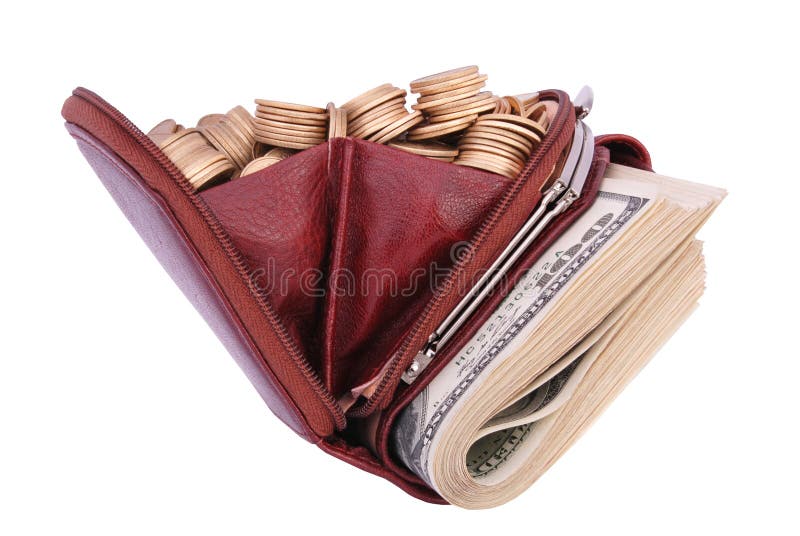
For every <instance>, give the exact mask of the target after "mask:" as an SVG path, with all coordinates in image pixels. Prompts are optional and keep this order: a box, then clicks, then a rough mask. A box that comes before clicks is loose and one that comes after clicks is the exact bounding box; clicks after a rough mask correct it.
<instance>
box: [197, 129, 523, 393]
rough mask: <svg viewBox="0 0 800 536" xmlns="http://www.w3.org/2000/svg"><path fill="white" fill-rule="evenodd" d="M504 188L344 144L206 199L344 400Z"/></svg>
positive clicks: (483, 175) (380, 361)
mask: <svg viewBox="0 0 800 536" xmlns="http://www.w3.org/2000/svg"><path fill="white" fill-rule="evenodd" d="M509 182H510V181H509V179H506V178H504V177H501V176H499V175H494V174H492V173H488V172H485V171H481V170H478V169H473V168H469V167H464V166H454V165H451V164H447V163H444V162H437V161H434V160H431V159H429V158H424V157H421V156H417V155H413V154H409V153H406V152H403V151H400V150H398V149H393V148H391V147H387V146H384V145H378V144H375V143H371V142H367V141H364V140H358V139H352V138H339V139H335V140H332V141H330V142H328V143H325V144H323V145H319V146H317V147H314V148H313V149H310V150H307V151H303V152H301V153H299V154H296V155H294V156H292V157H290V158H288V159H286V160H283V161H281V162H279V163H278V164H275V165H273V166H271V167H269V168H266V169H264V170H261V171H260V172H258V173H255V174H253V175H250V176H247V177H242V178H240V179H237V180H235V181H232V182H229V183H227V184H222V185H220V186H217V187H215V188H212V189H210V190H208V191H206V192H204V193H203V194H202V195H203V198H204V199H205V201H206V203H207V204H208V206H209V207H210V208H211V209H212V211H213V212H214V213H215V214H216V216H217V218H218V219H219V221H220V222H221V223H222V225H223V226H224V227H225V228H226V230H227V231H228V233H229V234H230V235H231V238H232V239H233V242H234V243H235V244H236V245H237V246H238V248H239V249H240V250H241V252H242V253H243V255H244V257H245V258H246V259H247V261H248V264H249V266H250V270H251V272H252V273H253V274H254V276H253V278H254V280H255V281H256V283H257V284H258V285H259V286H260V287H262V288H264V289H265V291H266V292H267V294H268V296H269V299H270V301H271V303H272V304H273V305H274V306H275V308H276V310H277V311H278V314H279V316H280V317H281V319H282V320H283V322H284V324H285V325H286V326H287V328H288V329H289V331H290V332H291V333H292V334H293V335H294V336H295V338H296V339H297V340H298V341H300V344H301V346H302V347H303V348H304V351H305V353H306V356H307V357H308V359H309V361H310V362H311V363H312V364H314V366H315V368H316V369H317V370H318V371H319V372H320V374H321V375H322V377H323V378H324V379H325V383H326V386H327V387H328V388H329V390H330V391H331V392H332V393H333V394H334V395H335V396H336V397H339V396H340V395H342V394H343V393H345V392H346V391H347V389H348V388H350V387H353V386H356V385H359V384H361V383H363V382H365V381H367V380H369V379H370V378H372V377H373V376H375V375H376V374H377V373H378V372H379V371H380V369H381V368H382V367H383V365H384V363H385V362H386V360H387V359H388V358H389V357H390V356H391V354H392V352H393V350H394V347H395V346H396V344H397V342H398V341H399V340H401V339H402V337H403V335H404V334H405V333H406V331H408V329H409V327H410V326H411V324H412V323H413V322H414V320H416V318H417V317H418V316H419V315H420V313H421V311H422V309H423V308H424V307H425V305H426V304H427V302H428V301H429V300H430V298H431V296H432V294H433V288H432V286H433V284H434V283H435V282H434V283H431V278H432V276H433V275H432V274H435V273H447V271H448V270H449V269H450V268H451V266H452V264H453V258H452V257H451V254H452V251H453V249H454V247H455V248H456V251H458V247H459V246H462V247H463V245H464V243H465V242H466V241H467V240H469V238H470V237H472V235H473V234H474V233H475V231H476V230H477V227H478V225H479V224H480V223H481V221H482V220H483V219H484V218H485V216H486V213H487V212H488V211H489V209H491V207H492V206H493V205H494V204H495V203H497V201H498V200H499V198H500V196H501V195H502V193H503V191H504V189H505V188H506V187H507V186H508V183H509ZM306 276H308V277H306ZM326 287H327V291H325V289H326ZM323 294H324V296H323Z"/></svg>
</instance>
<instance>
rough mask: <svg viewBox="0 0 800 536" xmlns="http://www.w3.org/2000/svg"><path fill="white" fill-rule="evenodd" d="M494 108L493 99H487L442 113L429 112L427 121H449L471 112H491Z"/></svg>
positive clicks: (471, 113)
mask: <svg viewBox="0 0 800 536" xmlns="http://www.w3.org/2000/svg"><path fill="white" fill-rule="evenodd" d="M494 108H495V102H494V100H493V99H488V100H487V101H486V102H478V103H475V104H471V105H468V106H466V107H464V108H461V109H458V108H456V109H455V110H454V111H452V112H447V113H442V114H438V113H437V114H431V115H430V116H429V117H428V121H430V122H431V123H441V122H442V121H450V120H451V119H458V118H459V117H464V116H467V115H473V114H480V113H483V112H491V111H493V110H494Z"/></svg>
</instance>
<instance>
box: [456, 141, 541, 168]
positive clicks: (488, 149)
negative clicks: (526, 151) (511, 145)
mask: <svg viewBox="0 0 800 536" xmlns="http://www.w3.org/2000/svg"><path fill="white" fill-rule="evenodd" d="M458 150H459V151H462V150H472V151H480V152H484V153H491V154H493V155H497V156H499V157H502V158H505V159H507V160H511V161H513V162H516V163H517V164H519V165H521V166H522V165H524V164H525V161H526V159H525V158H523V157H522V156H521V155H520V154H519V153H515V152H513V151H510V150H508V149H506V148H503V147H498V146H496V145H490V144H488V143H470V142H466V143H459V144H458Z"/></svg>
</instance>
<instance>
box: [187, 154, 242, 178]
mask: <svg viewBox="0 0 800 536" xmlns="http://www.w3.org/2000/svg"><path fill="white" fill-rule="evenodd" d="M222 163H225V164H226V165H227V167H228V168H230V169H231V170H233V163H232V162H231V161H230V160H228V158H227V157H226V156H225V155H224V154H222V153H216V154H215V155H213V156H211V157H210V158H205V159H202V160H197V161H195V162H192V163H191V164H190V165H188V166H184V167H183V168H182V169H181V171H182V172H183V174H184V175H185V176H186V178H191V177H194V176H195V175H197V174H199V173H202V172H203V171H205V170H206V169H207V168H209V167H212V166H216V165H218V164H222Z"/></svg>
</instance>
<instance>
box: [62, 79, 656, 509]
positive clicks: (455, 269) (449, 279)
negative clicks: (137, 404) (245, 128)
mask: <svg viewBox="0 0 800 536" xmlns="http://www.w3.org/2000/svg"><path fill="white" fill-rule="evenodd" d="M541 96H542V99H543V100H545V101H547V102H548V103H549V104H548V106H549V107H550V108H551V109H552V110H553V113H552V114H551V115H552V117H551V126H550V129H549V131H548V133H547V135H546V136H545V138H544V139H543V141H542V143H541V144H540V145H539V146H538V147H537V148H536V149H535V150H534V152H533V154H532V155H531V157H530V159H529V161H528V162H527V164H526V166H525V167H524V169H523V171H522V172H521V173H520V174H519V176H517V177H515V178H513V179H509V178H505V177H502V176H500V175H495V174H492V173H489V172H485V171H482V170H478V169H473V168H469V167H463V166H457V165H454V164H450V163H447V162H438V161H433V160H430V159H427V158H424V157H421V156H417V155H413V154H409V153H405V152H402V151H399V150H397V149H394V148H391V147H387V146H384V145H379V144H375V143H372V142H368V141H364V140H360V139H353V138H337V139H332V140H330V141H328V142H326V143H324V144H322V145H318V146H316V147H314V148H312V149H307V150H305V151H302V152H300V153H297V154H295V155H293V156H291V157H289V158H287V159H285V160H283V161H281V162H279V163H278V164H275V165H273V166H271V167H268V168H266V169H263V170H261V171H259V172H256V173H254V174H252V175H248V176H246V177H242V178H240V179H237V180H234V181H231V182H228V183H224V184H221V185H219V186H215V187H213V188H210V189H208V190H206V191H203V192H201V193H196V192H195V191H194V189H193V188H192V187H191V186H190V185H189V183H188V181H187V180H186V178H185V177H184V176H183V175H182V174H181V173H180V171H179V170H178V169H177V168H176V167H175V166H174V165H173V163H172V162H171V161H170V160H169V159H168V158H167V157H166V156H165V155H164V154H163V153H162V152H161V151H160V150H159V149H158V147H156V145H154V144H153V142H152V141H151V140H150V139H149V138H148V137H147V136H146V135H145V134H143V133H142V131H141V130H139V129H138V128H137V127H136V126H135V125H134V124H133V123H131V121H129V120H128V119H127V118H126V117H125V116H124V115H122V114H121V113H120V112H119V111H117V110H116V109H115V108H113V107H112V106H111V105H109V104H108V103H107V102H105V101H104V100H103V99H101V98H100V97H98V96H97V95H96V94H94V93H92V92H90V91H88V90H86V89H82V88H79V89H76V90H75V91H74V92H73V94H72V96H70V97H69V98H68V99H67V100H66V102H65V103H64V107H63V110H62V115H63V117H64V119H65V120H66V121H67V124H66V126H67V130H68V131H69V133H70V134H71V135H72V136H73V138H75V140H76V141H77V142H78V146H79V148H80V150H81V151H82V152H83V154H84V156H85V157H86V159H87V160H88V161H89V163H90V164H91V166H92V167H93V168H94V170H95V172H96V173H97V175H98V176H99V177H100V180H101V181H102V182H103V184H104V185H105V186H106V188H107V189H108V191H109V192H110V193H111V195H112V197H113V198H114V200H115V201H116V202H117V204H118V205H119V207H120V208H121V209H122V211H123V212H124V213H125V215H126V216H127V217H128V219H129V220H130V222H131V223H132V224H133V226H134V227H135V228H136V230H137V231H138V232H139V234H140V236H141V237H142V238H143V239H144V241H145V242H146V243H147V244H148V246H149V247H150V249H151V250H152V251H153V253H154V254H155V256H156V257H157V258H158V260H159V261H160V262H161V264H162V265H163V266H164V268H165V269H166V270H167V272H168V273H169V274H170V275H171V276H172V278H173V279H174V280H175V282H176V283H177V284H178V286H179V287H180V288H181V289H182V290H183V292H184V294H185V295H186V297H187V298H188V299H189V300H190V301H191V302H192V303H193V304H194V306H195V307H196V308H197V310H198V311H199V312H200V313H201V314H202V315H203V317H204V318H205V319H206V321H207V322H208V324H209V325H210V326H211V328H212V329H213V330H214V332H215V333H216V334H217V336H218V337H219V338H220V340H221V341H222V342H223V343H224V344H225V346H226V347H227V348H228V351H229V352H230V353H231V355H232V356H233V357H234V359H235V360H236V362H237V363H238V364H239V366H240V367H241V368H242V370H243V371H244V372H245V374H246V375H247V377H248V378H249V379H250V381H251V382H252V383H253V385H254V386H255V387H256V389H257V390H258V392H259V393H260V394H261V396H262V397H263V398H264V400H265V401H266V402H267V405H268V406H269V407H270V409H271V410H272V411H273V412H274V413H275V414H276V415H277V416H278V417H279V418H280V419H281V420H282V421H284V422H285V423H286V424H287V425H288V426H290V427H291V428H292V429H293V430H294V431H295V432H297V434H298V435H300V436H301V437H303V438H305V439H306V440H307V441H310V442H313V443H315V444H317V445H319V447H320V448H322V449H323V450H324V451H326V452H328V453H329V454H331V455H333V456H335V457H337V458H340V459H342V460H344V461H346V462H348V463H350V464H352V465H355V466H356V467H359V468H361V469H364V470H365V471H369V472H371V473H373V474H376V475H378V476H381V477H383V478H385V479H387V480H389V481H391V482H393V483H394V484H396V485H397V486H399V487H400V488H402V489H403V490H405V491H406V492H408V493H409V494H411V495H413V496H415V497H417V498H420V499H423V500H426V501H429V502H434V503H444V501H443V499H442V498H441V497H440V496H439V495H437V494H436V493H435V492H434V491H433V490H431V489H430V487H429V486H428V485H427V484H426V483H425V482H424V481H422V480H421V479H419V478H418V477H417V476H416V475H414V474H413V473H411V472H410V471H409V470H408V469H406V468H405V467H404V466H403V465H402V463H400V462H398V461H397V460H395V459H394V458H393V456H392V454H391V452H390V449H389V446H388V436H389V432H390V430H391V427H392V424H393V422H394V419H395V418H396V417H397V415H398V413H399V412H400V410H402V409H403V407H404V406H405V405H406V404H408V403H409V402H410V401H411V400H412V399H413V397H414V396H416V394H417V393H418V392H419V391H420V390H422V389H423V388H424V387H425V385H426V384H427V382H428V381H429V380H430V379H431V378H432V377H433V376H435V374H436V373H437V372H438V371H439V370H440V369H441V367H443V366H444V365H445V364H446V363H447V362H448V361H449V360H450V359H452V357H453V355H454V354H455V353H456V351H457V350H458V348H459V347H460V346H462V345H463V344H464V343H465V342H466V341H468V340H469V338H470V337H471V336H472V335H473V334H474V333H475V331H476V330H477V329H478V327H479V326H480V325H481V324H482V323H483V321H484V320H485V319H486V318H487V317H488V315H490V314H491V313H492V311H493V310H494V309H495V308H496V307H497V305H498V304H499V302H500V301H501V300H502V298H503V294H502V293H501V292H497V293H495V294H494V295H492V296H491V297H490V298H489V299H488V300H486V301H485V302H483V303H482V304H481V306H480V307H479V309H478V310H477V311H476V313H475V314H473V315H472V316H471V317H470V319H469V321H468V322H467V323H466V324H465V325H463V326H462V327H461V328H460V329H459V331H458V333H457V334H456V335H455V337H454V338H453V339H452V341H451V343H450V344H449V346H448V349H446V350H445V351H443V352H441V353H440V354H439V355H438V356H437V359H436V361H435V363H432V364H431V365H430V366H429V367H427V368H426V369H425V370H424V371H423V372H422V373H421V374H420V376H419V377H418V378H417V379H416V381H415V382H414V383H412V384H411V385H406V384H405V383H403V382H401V381H400V379H401V375H402V374H403V372H404V371H405V370H406V369H407V368H408V366H409V365H410V363H411V362H412V359H413V358H414V356H415V354H416V353H417V351H418V350H419V348H420V347H422V346H423V344H424V343H425V340H426V338H427V336H428V334H429V333H431V331H432V330H433V329H434V328H435V327H436V326H437V325H439V323H441V321H442V320H443V319H444V318H445V317H446V316H447V315H448V313H449V311H451V310H452V309H453V308H454V307H455V306H456V305H457V303H458V301H459V299H460V297H461V296H463V294H464V292H465V290H467V289H465V288H463V285H460V284H459V283H458V282H459V281H473V280H474V279H475V276H476V275H477V274H479V273H480V271H481V270H485V269H486V268H487V267H488V266H489V265H491V263H492V261H493V260H494V259H495V258H496V257H497V256H498V255H499V253H500V252H501V251H502V250H503V248H504V246H505V245H506V244H508V243H509V241H510V240H511V238H512V236H513V235H514V234H515V232H516V231H517V230H518V229H519V228H520V227H521V226H522V225H523V223H524V221H525V219H526V217H527V216H528V215H529V214H530V213H531V211H532V210H533V208H534V207H535V206H536V205H537V203H538V202H539V200H540V198H541V188H542V186H543V184H544V182H545V181H546V180H547V178H548V177H549V176H550V175H551V174H552V172H553V170H554V169H558V168H559V165H560V164H561V163H562V162H563V160H564V158H565V155H566V153H567V152H568V149H569V145H570V142H571V140H572V137H573V131H574V129H575V124H576V109H575V107H574V106H573V104H572V103H571V102H570V100H569V97H568V96H567V95H566V94H565V93H564V92H562V91H557V90H549V91H544V92H541ZM609 162H617V163H622V164H625V165H628V166H633V167H638V168H641V169H646V170H650V169H651V165H650V157H649V155H648V153H647V151H646V150H645V148H644V147H643V146H642V145H641V144H640V143H639V142H638V141H636V140H635V139H633V138H630V137H628V136H623V135H611V136H600V137H598V138H597V139H596V140H595V149H594V160H593V163H592V167H591V170H590V172H589V177H588V179H587V182H586V185H585V187H584V190H583V195H582V196H581V197H580V198H579V199H578V201H576V202H575V203H573V204H572V205H571V206H570V207H569V208H568V209H567V210H566V211H565V212H564V213H562V214H561V215H559V216H558V217H557V219H556V220H555V221H554V222H553V223H552V224H551V225H550V226H549V227H548V228H547V229H546V231H545V233H544V234H542V235H541V236H539V238H538V239H537V241H536V243H535V244H534V245H533V246H532V247H531V248H529V249H528V250H527V251H526V252H525V254H524V255H523V257H522V258H521V259H520V260H519V261H517V263H516V264H515V265H514V267H513V269H512V271H511V272H510V273H508V274H507V277H508V278H509V279H510V280H511V281H512V282H516V281H517V280H518V278H519V277H520V276H521V274H522V273H523V272H524V271H525V269H526V268H527V267H529V266H531V265H532V264H533V263H534V262H535V261H536V259H537V257H538V256H540V255H541V253H542V252H543V251H544V250H545V249H546V248H547V247H548V246H549V245H550V244H551V243H552V241H553V240H554V239H555V238H556V237H557V236H558V235H559V234H560V233H561V232H562V231H563V230H564V229H565V228H566V227H567V226H569V225H570V224H571V222H573V221H574V220H575V219H576V218H577V217H578V216H579V215H580V214H581V213H582V212H583V211H584V210H585V209H586V208H587V207H588V206H589V205H590V204H591V202H592V201H593V199H594V196H595V195H596V193H597V188H598V185H599V182H600V179H601V178H602V176H603V173H604V171H605V168H606V165H607V164H608V163H609ZM454 245H459V247H461V248H462V251H461V253H460V254H458V255H454V254H453V251H454ZM464 252H466V254H464ZM432 267H436V269H437V270H438V271H440V272H441V273H442V274H445V275H444V276H443V277H441V278H440V280H437V282H436V285H419V286H417V287H416V288H415V291H414V292H409V293H403V292H395V293H392V294H391V295H386V294H385V293H380V292H371V291H369V289H367V291H366V292H361V291H359V292H348V293H341V292H333V291H332V290H333V289H334V288H335V285H340V284H341V283H342V282H341V281H340V280H338V278H339V277H340V275H341V274H352V275H354V276H355V277H357V278H358V277H362V276H365V275H368V274H367V272H368V271H370V270H378V271H380V270H384V269H385V270H392V273H393V274H395V277H396V282H395V284H396V285H398V287H400V288H405V286H404V285H409V288H410V287H411V283H413V279H414V278H415V277H419V276H420V274H424V275H425V276H429V275H430V272H431V271H432V269H433V268H432ZM275 274H290V275H291V277H282V278H280V279H279V280H276V278H275ZM359 280H362V279H359ZM363 280H369V278H368V277H367V278H366V279H363ZM507 287H508V288H512V285H508V286H507ZM375 378H378V381H375ZM367 382H372V388H371V389H369V391H368V392H365V393H363V394H362V395H361V396H359V397H357V398H356V399H355V400H354V401H353V403H352V405H349V404H348V405H347V407H346V409H345V408H344V407H343V405H342V404H341V403H340V402H339V401H340V400H341V398H342V397H343V396H344V395H346V394H347V393H350V392H352V390H353V388H354V387H356V386H360V385H364V384H365V383H367ZM366 433H368V434H370V439H371V441H370V443H371V444H372V446H373V448H367V447H366V446H365V442H364V440H363V437H364V434H366Z"/></svg>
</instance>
